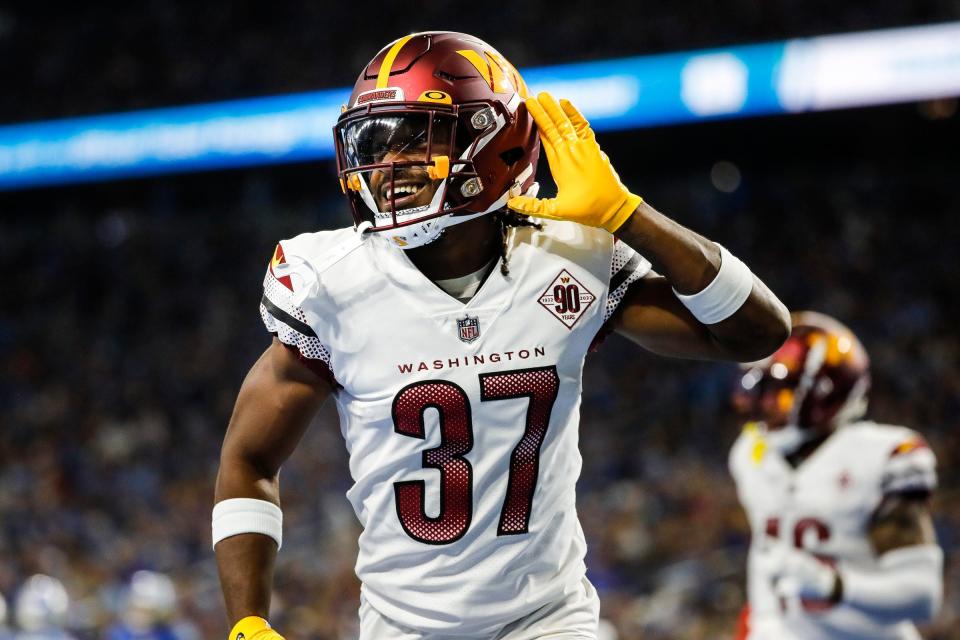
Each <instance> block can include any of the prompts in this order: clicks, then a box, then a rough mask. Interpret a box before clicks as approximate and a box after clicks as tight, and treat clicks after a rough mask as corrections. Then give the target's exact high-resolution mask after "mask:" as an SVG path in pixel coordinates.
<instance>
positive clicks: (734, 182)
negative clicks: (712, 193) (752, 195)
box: [710, 160, 740, 193]
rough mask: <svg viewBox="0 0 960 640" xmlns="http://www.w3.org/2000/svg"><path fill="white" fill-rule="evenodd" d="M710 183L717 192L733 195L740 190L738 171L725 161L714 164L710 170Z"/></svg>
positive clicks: (735, 166)
mask: <svg viewBox="0 0 960 640" xmlns="http://www.w3.org/2000/svg"><path fill="white" fill-rule="evenodd" d="M710 182H712V183H713V186H714V187H715V188H716V189H717V191H722V192H723V193H733V192H734V191H736V190H737V189H738V188H740V169H739V167H737V165H735V164H733V163H732V162H729V161H727V160H721V161H720V162H717V163H714V165H713V167H712V168H711V169H710Z"/></svg>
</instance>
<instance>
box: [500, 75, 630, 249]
mask: <svg viewBox="0 0 960 640" xmlns="http://www.w3.org/2000/svg"><path fill="white" fill-rule="evenodd" d="M526 104H527V110H528V111H529V112H530V115H532V116H533V119H534V120H535V121H536V123H537V129H538V130H539V131H540V143H541V144H542V145H543V148H544V151H545V152H546V154H547V162H548V163H549V164H550V173H551V174H552V175H553V180H554V182H556V183H557V196H556V197H555V198H546V199H537V198H531V197H528V196H517V197H514V198H511V199H510V200H509V201H508V202H507V206H508V207H510V208H511V209H513V210H514V211H517V212H519V213H522V214H525V215H530V216H538V217H541V218H553V219H555V220H572V221H574V222H579V223H580V224H585V225H589V226H591V227H600V228H603V229H606V230H607V231H609V232H611V233H613V232H614V231H616V230H617V229H618V228H620V226H621V225H622V224H623V223H624V222H626V220H627V219H628V218H629V217H630V215H631V214H632V213H633V212H634V210H635V209H636V208H637V206H639V205H640V203H641V202H643V198H641V197H640V196H638V195H634V194H632V193H630V190H629V189H627V188H626V187H625V186H624V185H623V183H622V182H620V176H618V175H617V172H616V171H615V170H614V168H613V166H612V165H611V164H610V159H609V158H608V157H607V154H605V153H604V152H603V151H601V150H600V145H599V144H597V139H596V136H595V135H594V133H593V129H591V128H590V123H589V122H587V119H586V118H584V117H583V115H581V113H580V112H579V111H577V108H576V107H574V106H573V105H572V104H571V103H570V102H569V101H568V100H560V102H559V103H558V102H557V101H556V100H555V99H554V98H553V96H551V95H550V94H549V93H545V92H544V93H541V94H540V95H539V96H537V97H536V98H533V97H529V98H527V99H526Z"/></svg>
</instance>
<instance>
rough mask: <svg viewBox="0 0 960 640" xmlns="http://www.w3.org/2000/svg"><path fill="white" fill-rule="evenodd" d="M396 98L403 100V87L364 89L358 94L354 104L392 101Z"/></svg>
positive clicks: (356, 105)
mask: <svg viewBox="0 0 960 640" xmlns="http://www.w3.org/2000/svg"><path fill="white" fill-rule="evenodd" d="M395 100H400V101H402V100H403V89H401V88H400V87H387V88H386V89H371V90H370V91H364V92H363V93H361V94H360V95H358V96H357V101H356V102H354V104H353V106H355V107H358V106H360V105H362V104H367V103H368V102H392V101H395Z"/></svg>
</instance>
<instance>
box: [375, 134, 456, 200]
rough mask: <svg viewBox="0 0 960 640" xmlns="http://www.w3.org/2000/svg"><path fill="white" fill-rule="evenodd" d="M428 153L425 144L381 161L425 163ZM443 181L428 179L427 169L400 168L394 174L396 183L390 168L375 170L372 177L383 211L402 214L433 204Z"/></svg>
mask: <svg viewBox="0 0 960 640" xmlns="http://www.w3.org/2000/svg"><path fill="white" fill-rule="evenodd" d="M426 153H427V144H426V142H425V141H424V142H421V143H419V144H416V145H414V146H411V147H408V148H405V149H403V150H402V151H398V152H395V153H387V154H386V155H385V156H384V157H383V159H382V160H381V162H403V161H407V160H414V161H425V159H426ZM434 155H439V154H434ZM440 182H442V181H441V180H434V179H432V178H431V177H430V176H429V174H428V173H427V170H426V167H420V166H414V167H397V168H396V169H394V171H393V180H390V170H389V169H375V170H374V171H373V172H372V174H371V176H370V190H371V191H372V192H373V196H374V198H375V199H376V202H377V207H378V208H379V209H380V211H390V210H391V208H394V209H396V210H397V211H401V210H403V209H410V208H413V207H421V206H426V205H428V204H430V201H431V200H433V196H434V194H435V193H436V192H437V187H439V186H440Z"/></svg>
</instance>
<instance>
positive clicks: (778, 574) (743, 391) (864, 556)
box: [730, 311, 943, 640]
mask: <svg viewBox="0 0 960 640" xmlns="http://www.w3.org/2000/svg"><path fill="white" fill-rule="evenodd" d="M741 375H742V378H741V381H740V385H739V389H738V390H737V392H736V393H735V396H734V399H735V402H736V403H737V404H738V405H739V407H740V408H741V409H743V410H745V411H747V412H748V413H750V414H752V417H754V418H755V419H756V420H757V422H752V423H748V424H747V426H746V427H745V428H744V430H743V432H742V434H741V435H740V437H739V438H738V439H737V441H736V443H735V444H734V445H733V449H732V450H731V452H730V471H731V473H732V474H733V478H734V480H735V481H736V484H737V492H738V495H739V498H740V502H741V504H742V505H743V507H744V509H745V510H746V513H747V516H748V518H749V521H750V527H751V530H752V541H751V544H750V553H749V559H748V565H747V591H748V597H749V611H748V613H747V615H746V618H745V623H746V624H745V625H743V624H742V625H741V627H740V632H739V633H740V637H741V638H749V639H750V640H758V639H762V640H767V639H771V640H773V639H775V640H791V639H798V640H803V639H810V640H813V639H821V638H831V639H833V638H840V639H843V638H849V639H851V640H852V639H862V640H885V639H890V640H893V639H894V638H896V639H898V640H902V639H906V638H919V637H920V636H919V634H918V633H917V630H916V628H915V627H914V625H913V623H914V622H924V621H929V620H931V619H932V618H933V617H934V616H935V615H936V612H937V610H938V608H939V606H940V602H941V600H942V590H943V579H942V571H943V552H942V551H941V549H940V547H938V546H937V544H936V541H935V539H934V533H933V523H932V520H931V515H930V508H929V504H928V498H929V496H930V493H931V491H933V489H934V487H935V485H936V471H935V463H936V461H935V459H934V455H933V453H932V452H931V451H930V449H929V447H927V445H926V444H925V443H924V440H923V438H922V437H921V436H920V435H919V434H918V433H917V432H915V431H912V430H910V429H907V428H906V427H898V426H891V425H883V424H876V423H874V422H870V421H866V420H863V419H862V416H863V415H864V412H865V411H866V407H867V390H868V387H869V384H870V370H869V361H868V359H867V354H866V352H865V351H864V348H863V346H862V345H861V344H860V342H859V341H858V340H857V338H856V336H854V334H853V333H852V332H851V331H850V330H849V329H847V328H846V327H845V326H843V325H842V324H840V323H839V322H837V321H836V320H834V319H833V318H830V317H828V316H825V315H823V314H819V313H814V312H810V311H805V312H799V313H795V314H794V315H793V333H792V335H791V336H790V338H789V339H788V340H787V342H786V343H785V344H784V345H783V346H782V347H781V348H780V349H778V350H777V352H776V353H774V354H773V355H772V356H770V357H768V358H767V359H765V360H761V361H759V362H756V363H752V364H749V365H745V366H744V368H743V370H742V372H741Z"/></svg>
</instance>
